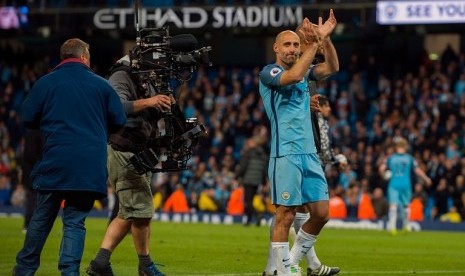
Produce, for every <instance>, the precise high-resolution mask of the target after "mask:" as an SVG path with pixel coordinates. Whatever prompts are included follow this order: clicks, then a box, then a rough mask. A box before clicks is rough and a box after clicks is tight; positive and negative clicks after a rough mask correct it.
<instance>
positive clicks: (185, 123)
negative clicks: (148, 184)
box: [129, 27, 211, 174]
mask: <svg viewBox="0 0 465 276" xmlns="http://www.w3.org/2000/svg"><path fill="white" fill-rule="evenodd" d="M210 51H211V47H210V46H208V47H203V48H200V49H197V39H196V38H195V37H194V36H192V35H190V34H182V35H178V36H174V37H171V36H169V32H168V28H167V27H162V28H147V29H142V30H141V31H140V32H139V35H138V37H137V40H136V46H135V47H134V48H133V49H132V50H131V52H130V54H129V58H130V66H131V72H132V74H134V75H136V77H137V79H138V80H139V81H138V82H139V87H140V90H141V93H143V94H144V95H141V96H142V97H149V96H150V93H149V87H153V88H155V92H156V93H157V94H164V95H173V89H172V88H171V87H170V83H169V81H170V80H171V79H177V80H179V81H187V80H189V79H190V78H191V75H192V73H193V72H194V70H195V69H197V67H198V66H200V65H205V66H210V65H211V62H210V56H209V52H210ZM161 116H162V118H163V121H164V130H165V131H164V133H161V132H160V135H159V136H158V137H157V138H155V139H154V140H153V141H151V143H150V146H148V147H147V148H146V149H144V150H142V151H141V152H139V153H136V154H135V155H134V156H133V157H132V158H131V159H130V161H131V163H132V164H133V165H134V167H135V169H136V170H137V172H138V173H140V174H144V173H146V172H149V171H151V172H168V171H180V170H185V169H188V167H187V162H188V160H189V159H190V158H191V156H192V153H193V150H194V147H195V146H196V145H197V144H198V139H199V138H200V137H202V136H205V135H206V134H207V131H206V128H205V126H204V125H203V124H200V123H198V122H197V119H196V118H187V119H186V118H184V115H183V113H182V111H181V108H180V107H179V105H178V104H177V103H176V104H173V105H172V106H171V110H170V111H167V112H162V113H161Z"/></svg>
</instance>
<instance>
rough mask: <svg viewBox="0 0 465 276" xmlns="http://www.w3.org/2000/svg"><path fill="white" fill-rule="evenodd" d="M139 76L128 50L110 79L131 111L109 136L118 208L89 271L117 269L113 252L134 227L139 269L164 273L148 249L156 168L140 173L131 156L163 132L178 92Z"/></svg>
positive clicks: (111, 179) (111, 178) (109, 272)
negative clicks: (160, 124) (157, 86)
mask: <svg viewBox="0 0 465 276" xmlns="http://www.w3.org/2000/svg"><path fill="white" fill-rule="evenodd" d="M137 78H138V75H137V74H133V73H132V72H131V66H130V59H129V56H128V55H126V56H124V57H123V58H122V59H120V60H119V61H117V62H116V64H115V65H114V66H113V69H112V72H111V73H110V78H109V82H110V84H111V85H112V86H113V88H114V89H115V90H116V91H117V93H118V95H119V97H120V99H121V102H122V104H123V107H124V109H125V112H126V115H127V117H128V120H127V123H126V125H125V126H124V127H123V129H121V130H120V131H119V132H118V133H116V134H114V135H111V136H110V138H109V144H108V173H109V182H110V184H111V185H112V186H113V187H114V189H115V192H116V195H117V198H118V201H119V211H118V215H117V217H116V218H114V219H113V220H112V221H111V222H110V224H109V226H108V228H107V231H106V233H105V236H104V238H103V241H102V244H101V246H100V249H99V251H98V253H97V255H96V256H95V258H94V259H93V260H92V261H91V262H90V265H89V267H88V268H87V271H86V272H87V274H89V275H113V271H112V268H111V266H110V257H111V254H112V252H113V250H115V248H116V247H117V246H118V244H119V243H120V242H121V241H122V240H123V238H124V237H125V236H126V234H128V232H129V231H131V233H132V236H133V241H134V246H135V249H136V252H137V255H138V257H139V275H164V274H163V273H162V272H160V271H159V270H158V269H157V267H156V266H155V264H154V262H153V261H152V259H151V257H150V253H149V252H150V250H149V247H150V242H149V241H150V222H151V219H152V217H153V214H154V207H153V199H152V198H153V197H152V191H151V188H150V182H151V178H152V173H151V172H147V173H145V174H139V173H138V172H137V171H136V170H135V168H134V166H133V164H132V163H131V162H130V158H131V157H132V156H134V154H136V153H138V152H140V151H142V150H144V149H146V148H147V146H149V142H150V141H152V140H153V139H154V138H155V137H157V136H158V135H159V134H158V132H159V131H158V127H157V122H158V120H159V119H160V118H161V116H162V113H163V112H166V111H170V109H171V104H173V103H174V98H173V97H172V96H167V95H161V94H158V95H157V94H156V90H155V88H154V87H153V86H152V85H150V84H149V85H146V86H144V87H142V85H141V83H140V82H139V81H138V79H137ZM162 92H163V91H162Z"/></svg>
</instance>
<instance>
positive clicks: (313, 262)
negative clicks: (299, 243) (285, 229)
mask: <svg viewBox="0 0 465 276" xmlns="http://www.w3.org/2000/svg"><path fill="white" fill-rule="evenodd" d="M309 218H310V213H298V212H297V213H296V214H295V218H294V227H295V232H296V233H299V229H300V228H301V227H302V225H303V224H304V223H305V222H306V221H307V220H308V219H309ZM305 257H306V259H307V266H308V267H310V268H311V269H312V270H315V269H317V268H319V267H320V265H321V261H320V259H318V257H317V255H316V252H315V245H314V246H312V248H310V250H308V252H307V254H306V255H305Z"/></svg>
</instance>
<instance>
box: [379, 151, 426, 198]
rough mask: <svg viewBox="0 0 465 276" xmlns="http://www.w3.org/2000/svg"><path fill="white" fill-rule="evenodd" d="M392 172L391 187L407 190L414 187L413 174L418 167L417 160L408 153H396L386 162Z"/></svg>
mask: <svg viewBox="0 0 465 276" xmlns="http://www.w3.org/2000/svg"><path fill="white" fill-rule="evenodd" d="M386 165H387V167H388V169H389V170H391V172H392V176H391V179H389V187H391V188H394V189H406V188H411V186H412V176H413V175H412V172H413V171H414V169H415V168H416V167H417V166H418V164H417V162H416V160H415V159H414V158H413V156H411V155H410V154H408V153H394V154H392V155H391V156H390V157H389V158H388V159H387V161H386Z"/></svg>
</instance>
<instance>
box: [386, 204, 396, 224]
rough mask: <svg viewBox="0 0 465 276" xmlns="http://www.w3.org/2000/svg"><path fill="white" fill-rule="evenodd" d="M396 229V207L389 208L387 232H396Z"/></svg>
mask: <svg viewBox="0 0 465 276" xmlns="http://www.w3.org/2000/svg"><path fill="white" fill-rule="evenodd" d="M396 228H397V205H391V206H389V218H388V222H387V229H388V230H396Z"/></svg>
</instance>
